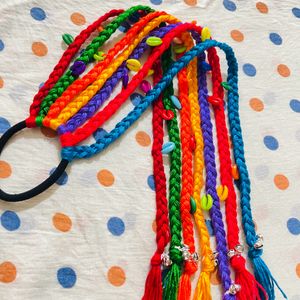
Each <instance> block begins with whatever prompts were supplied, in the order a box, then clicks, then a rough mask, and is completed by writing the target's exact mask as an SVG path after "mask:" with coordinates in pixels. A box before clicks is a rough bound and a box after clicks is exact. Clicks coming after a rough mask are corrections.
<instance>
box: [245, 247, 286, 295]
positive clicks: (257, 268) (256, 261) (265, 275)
mask: <svg viewBox="0 0 300 300" xmlns="http://www.w3.org/2000/svg"><path fill="white" fill-rule="evenodd" d="M261 254H262V249H255V248H252V249H250V250H249V252H248V256H249V258H250V259H251V260H252V264H253V269H254V276H255V278H256V280H257V281H258V282H259V283H260V284H261V285H262V286H263V288H264V290H265V291H266V293H267V297H266V296H265V295H264V294H263V293H262V292H260V296H261V299H262V300H274V299H275V291H274V288H275V286H277V288H278V289H279V291H280V292H281V294H282V296H283V297H284V298H285V299H287V296H286V294H285V293H284V292H283V290H282V289H281V287H280V286H279V285H278V283H277V281H276V280H275V279H274V277H273V276H272V273H271V271H270V270H269V268H268V266H267V265H266V264H265V262H264V261H263V260H262V258H261V257H260V255H261Z"/></svg>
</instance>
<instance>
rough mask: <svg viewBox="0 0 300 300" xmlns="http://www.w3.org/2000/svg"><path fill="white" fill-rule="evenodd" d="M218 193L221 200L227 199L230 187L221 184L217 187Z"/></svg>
mask: <svg viewBox="0 0 300 300" xmlns="http://www.w3.org/2000/svg"><path fill="white" fill-rule="evenodd" d="M217 194H218V196H219V199H220V200H221V201H225V200H226V199H227V197H228V187H227V186H226V185H219V186H218V188H217Z"/></svg>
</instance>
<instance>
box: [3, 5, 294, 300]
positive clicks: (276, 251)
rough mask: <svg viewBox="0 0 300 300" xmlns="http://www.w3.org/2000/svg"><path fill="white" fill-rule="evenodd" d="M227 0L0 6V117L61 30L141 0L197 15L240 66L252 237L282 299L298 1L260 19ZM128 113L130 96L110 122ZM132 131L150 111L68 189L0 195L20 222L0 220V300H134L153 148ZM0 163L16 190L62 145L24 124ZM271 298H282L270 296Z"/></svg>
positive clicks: (43, 65) (13, 115) (50, 62)
mask: <svg viewBox="0 0 300 300" xmlns="http://www.w3.org/2000/svg"><path fill="white" fill-rule="evenodd" d="M225 2H228V1H225ZM234 2H235V4H236V10H235V11H229V10H228V9H226V8H225V7H224V5H223V3H222V1H202V0H198V4H197V5H196V7H190V6H188V5H187V4H186V3H184V2H183V1H179V0H178V1H171V0H169V1H167V0H165V1H163V3H162V4H161V5H157V6H156V5H152V4H151V3H150V1H145V0H141V1H139V2H137V1H95V0H85V1H79V0H76V1H75V0H65V1H58V0H51V1H50V0H44V1H31V0H28V1H16V0H13V1H8V0H4V1H1V3H0V40H2V41H3V43H4V49H3V50H1V51H0V77H1V78H2V80H3V87H2V88H0V117H2V118H5V119H6V120H8V121H9V123H10V124H11V125H13V124H15V123H16V122H18V121H20V120H23V119H24V118H25V117H26V116H27V114H28V109H29V105H30V103H31V101H32V98H33V96H34V94H35V93H36V91H37V89H38V86H39V84H40V83H41V82H43V81H44V80H45V79H46V78H47V76H48V74H49V73H50V71H51V70H52V68H53V66H54V65H55V64H56V62H57V61H58V59H59V58H60V56H61V54H62V52H63V50H62V47H64V46H63V44H62V40H61V35H62V34H63V33H70V34H73V35H74V36H75V35H77V34H78V33H79V32H80V31H81V30H82V29H84V28H85V27H86V25H87V24H90V23H91V22H93V21H94V20H95V19H96V18H98V17H99V16H100V15H103V14H104V13H105V12H107V11H109V10H110V9H113V8H128V7H129V6H130V5H134V4H139V3H141V4H147V5H152V6H153V7H154V8H156V9H159V10H166V11H167V12H169V13H170V14H173V15H175V16H177V17H178V18H180V19H182V20H186V21H192V20H197V22H199V24H201V25H203V26H208V27H209V28H210V29H211V32H212V34H213V36H214V38H215V39H217V40H220V41H224V42H228V43H229V44H230V45H232V47H233V48H234V50H235V53H236V56H237V58H238V61H239V64H240V66H241V68H240V95H241V100H240V101H241V102H240V106H241V121H242V125H243V131H244V140H245V144H246V157H247V162H248V166H249V170H250V175H251V178H252V199H253V201H252V205H253V212H254V218H255V221H256V223H257V226H258V232H261V233H262V234H263V235H264V237H265V253H264V258H265V260H266V262H267V263H268V265H269V266H270V268H271V270H272V272H273V275H274V276H275V277H276V278H277V279H278V282H279V283H280V285H281V286H282V288H283V289H284V290H285V291H286V293H287V295H288V296H289V299H291V300H299V299H300V278H299V276H300V274H299V273H300V271H299V268H300V267H299V263H300V255H299V253H300V251H299V250H300V240H299V233H300V230H299V227H300V203H299V193H300V188H299V181H300V158H299V143H300V134H299V132H300V124H299V113H297V112H295V111H294V110H292V109H291V107H290V101H291V100H292V99H300V87H299V76H300V56H299V47H300V41H299V36H300V35H299V33H300V19H299V17H296V16H295V15H294V14H293V13H292V9H293V8H295V7H297V6H298V8H299V6H300V3H299V1H297V0H294V1H292V0H289V1H284V2H280V1H271V0H269V1H264V3H265V4H267V6H268V8H269V11H268V13H267V14H263V13H260V12H259V10H258V9H257V8H256V1H253V0H251V1H234ZM32 7H41V8H42V9H43V10H44V11H45V12H46V18H45V19H44V20H43V21H37V20H35V19H33V18H32V17H31V15H30V9H31V8H32ZM74 12H78V13H80V14H82V15H84V16H85V19H86V21H87V22H86V24H85V25H82V26H78V25H75V24H73V23H72V21H71V20H70V16H71V14H72V13H74ZM234 29H236V30H239V31H241V32H242V33H243V34H244V40H243V41H242V42H236V41H234V40H233V39H232V38H231V36H230V32H231V31H232V30H234ZM271 32H275V33H278V34H279V35H280V36H281V37H282V40H283V42H282V44H281V45H274V44H273V43H272V42H271V41H270V39H269V34H270V33H271ZM35 41H41V42H43V43H45V44H46V45H47V48H48V53H47V55H45V56H43V57H38V56H36V55H34V54H33V53H32V50H31V46H32V43H33V42H35ZM245 63H251V64H253V65H254V66H255V67H256V76H254V77H250V76H247V75H246V74H245V73H244V72H243V70H242V66H243V65H244V64H245ZM279 64H285V65H287V66H288V67H289V69H290V76H289V77H282V76H280V75H279V74H278V72H277V66H278V65H279ZM224 70H225V69H224ZM0 86H1V85H0ZM251 98H259V99H261V101H262V102H263V103H264V110H263V111H261V112H256V111H254V110H253V109H251V108H250V106H249V100H250V99H251ZM129 109H132V104H131V102H130V101H128V103H127V104H126V108H125V109H124V110H122V112H121V114H119V115H118V116H117V118H114V120H113V121H112V122H109V126H108V127H111V125H112V124H114V122H115V121H116V120H117V119H120V116H121V115H124V114H125V112H127V111H129ZM298 110H299V107H298ZM106 128H107V127H106ZM139 131H144V132H145V133H147V134H148V135H149V136H150V137H151V111H150V110H148V111H147V112H146V113H145V115H144V116H143V117H142V118H141V120H140V121H139V122H138V123H137V124H135V125H134V126H133V127H132V128H131V129H130V130H128V132H127V133H126V135H125V136H124V137H122V138H121V139H120V140H119V141H117V142H116V143H115V144H114V145H112V146H111V147H109V149H107V150H106V151H104V152H103V153H101V154H100V155H97V156H95V157H93V158H91V159H89V160H82V161H75V162H74V163H73V164H72V166H71V167H70V168H68V170H67V173H68V182H67V184H65V185H62V186H59V185H55V186H53V187H52V188H51V189H50V190H49V191H47V192H46V193H44V194H43V195H41V196H39V197H36V198H35V199H32V200H30V201H27V202H24V203H18V204H9V203H5V202H0V214H2V213H4V212H5V211H14V212H16V214H17V215H18V217H19V219H20V221H21V224H20V227H19V228H18V229H17V230H15V231H9V230H7V229H6V228H5V227H4V226H1V225H0V298H1V299H12V300H19V299H43V300H50V299H62V300H75V299H102V300H115V299H119V300H122V299H140V298H141V296H142V293H143V288H144V280H145V276H146V274H147V270H148V265H149V259H150V257H151V255H152V253H153V250H154V248H155V243H154V237H155V235H154V232H153V231H152V222H153V219H154V216H155V211H154V207H155V198H154V192H153V191H152V190H151V189H150V188H149V186H148V184H147V178H148V176H149V175H151V174H152V161H151V152H150V151H151V146H147V147H142V146H141V145H139V144H138V143H137V142H136V138H135V136H136V133H137V132H139ZM265 136H273V137H275V138H276V139H277V141H278V143H279V147H278V149H277V150H273V151H272V150H270V149H268V148H267V147H266V146H265V145H264V142H263V140H264V137H265ZM1 160H2V161H5V162H7V163H9V165H10V166H11V170H12V174H11V176H9V177H8V178H3V179H1V187H4V189H5V190H8V191H11V192H21V191H24V190H26V189H28V188H30V187H32V186H34V185H35V184H37V183H39V182H40V181H41V180H42V179H43V178H46V177H47V176H48V172H49V170H51V169H52V168H53V167H54V166H56V165H57V163H58V162H59V144H58V141H57V139H56V138H54V139H53V138H47V137H45V136H44V135H42V134H41V133H40V130H39V129H35V130H28V129H27V130H25V131H24V132H22V133H21V134H20V135H19V136H18V137H17V138H15V139H14V140H13V143H11V144H10V145H9V146H8V147H7V149H6V150H5V151H4V153H3V155H2V156H1ZM1 166H2V167H3V165H1ZM102 169H107V170H109V171H110V172H111V173H112V174H113V175H114V179H115V181H114V183H113V185H112V186H109V187H105V186H103V185H101V184H100V183H99V181H98V180H97V173H98V172H99V171H100V170H102ZM2 172H4V173H5V170H4V171H3V170H2ZM277 174H283V175H285V176H286V178H288V181H289V186H288V188H286V189H285V190H281V189H279V188H277V187H276V185H275V184H274V176H276V175H277ZM3 177H6V176H3ZM57 212H59V213H63V214H65V215H67V216H68V217H69V218H70V219H71V221H72V228H71V229H70V230H69V231H68V232H61V231H59V230H57V229H56V228H55V227H54V226H53V222H52V218H53V216H54V215H55V214H56V213H57ZM111 217H119V218H121V219H122V220H123V222H124V224H125V231H124V233H123V234H122V235H120V236H114V235H113V234H111V232H110V231H109V230H108V229H107V222H108V220H109V218H111ZM290 218H296V219H298V223H297V221H296V223H295V226H294V227H293V228H294V230H295V231H294V234H292V233H290V231H289V229H288V227H287V222H288V220H289V219H290ZM7 261H9V262H12V263H13V264H14V265H15V267H16V269H17V276H16V279H15V280H14V281H13V282H11V283H3V282H1V278H3V276H4V275H5V274H4V273H5V270H3V268H2V267H1V264H2V263H3V262H7ZM297 265H298V275H297V273H296V268H297ZM112 266H119V267H120V268H122V269H123V270H124V272H125V274H126V280H125V282H124V284H123V285H121V286H114V285H112V284H111V283H110V282H109V281H108V280H107V272H108V270H109V269H110V268H111V267H112ZM61 267H71V268H72V269H73V270H74V271H75V272H76V277H77V280H76V283H75V285H74V286H73V287H72V288H63V287H62V286H61V285H60V284H59V283H58V281H57V270H58V269H59V268H61ZM1 276H2V277H1ZM194 282H196V279H195V280H194ZM212 288H213V295H214V299H219V298H220V296H219V295H220V290H219V289H220V287H219V286H218V285H213V287H212ZM276 299H282V297H281V296H280V295H278V297H277V298H276Z"/></svg>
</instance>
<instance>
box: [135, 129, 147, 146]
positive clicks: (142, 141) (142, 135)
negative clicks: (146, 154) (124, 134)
mask: <svg viewBox="0 0 300 300" xmlns="http://www.w3.org/2000/svg"><path fill="white" fill-rule="evenodd" d="M135 139H136V141H137V142H138V144H139V145H141V146H143V147H147V146H149V145H150V144H151V138H150V136H149V134H147V133H146V132H145V131H139V132H138V133H137V134H136V135H135Z"/></svg>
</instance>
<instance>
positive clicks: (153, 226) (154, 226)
mask: <svg viewBox="0 0 300 300" xmlns="http://www.w3.org/2000/svg"><path fill="white" fill-rule="evenodd" d="M152 230H153V231H154V232H155V233H156V230H157V225H156V221H155V220H153V222H152Z"/></svg>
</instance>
